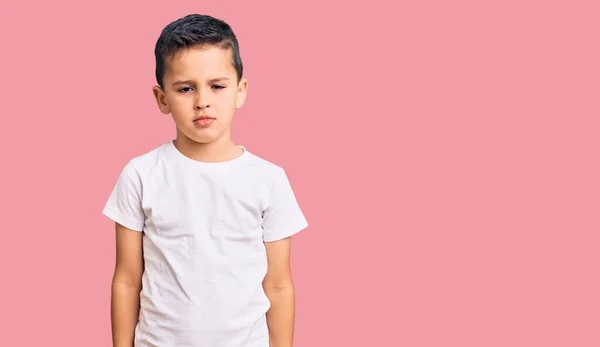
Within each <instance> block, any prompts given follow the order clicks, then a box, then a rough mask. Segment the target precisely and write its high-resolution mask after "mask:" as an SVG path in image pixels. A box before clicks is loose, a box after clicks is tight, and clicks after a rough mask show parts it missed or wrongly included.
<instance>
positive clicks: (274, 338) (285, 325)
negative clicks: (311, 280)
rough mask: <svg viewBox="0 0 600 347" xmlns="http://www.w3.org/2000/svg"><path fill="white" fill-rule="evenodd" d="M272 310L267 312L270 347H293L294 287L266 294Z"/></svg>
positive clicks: (290, 286)
mask: <svg viewBox="0 0 600 347" xmlns="http://www.w3.org/2000/svg"><path fill="white" fill-rule="evenodd" d="M266 294H267V297H268V298H269V301H270V302H271V308H270V309H269V311H268V312H267V325H268V327H269V340H270V347H292V341H293V335H294V315H295V302H294V301H295V293H294V286H293V285H289V286H287V287H285V288H281V289H276V290H270V291H267V292H266Z"/></svg>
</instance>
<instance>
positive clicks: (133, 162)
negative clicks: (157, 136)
mask: <svg viewBox="0 0 600 347" xmlns="http://www.w3.org/2000/svg"><path fill="white" fill-rule="evenodd" d="M168 145H169V143H168V142H167V143H163V144H160V145H159V146H156V147H154V148H152V149H150V150H148V151H146V152H144V153H142V154H139V155H137V156H135V157H133V158H131V159H130V160H129V162H128V163H127V166H129V167H130V168H131V169H132V170H134V171H136V172H137V173H138V174H139V175H145V174H147V173H149V172H150V171H152V170H153V168H155V167H157V166H159V165H160V164H161V163H163V162H164V161H166V160H168V158H169V157H168V155H167V149H168Z"/></svg>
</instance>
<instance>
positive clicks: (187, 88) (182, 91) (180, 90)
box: [179, 87, 192, 93]
mask: <svg viewBox="0 0 600 347" xmlns="http://www.w3.org/2000/svg"><path fill="white" fill-rule="evenodd" d="M190 89H192V88H190V87H184V88H181V89H179V92H180V93H186V92H187V91H188V90H190Z"/></svg>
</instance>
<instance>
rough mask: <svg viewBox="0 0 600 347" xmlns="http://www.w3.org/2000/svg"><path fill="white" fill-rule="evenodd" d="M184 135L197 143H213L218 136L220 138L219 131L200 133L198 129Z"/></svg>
mask: <svg viewBox="0 0 600 347" xmlns="http://www.w3.org/2000/svg"><path fill="white" fill-rule="evenodd" d="M183 135H185V137H187V138H188V139H189V140H191V141H193V142H196V143H201V144H208V143H212V142H215V141H216V140H217V139H218V138H219V134H217V133H213V132H212V131H211V132H208V131H205V132H203V133H201V134H198V131H193V130H192V131H189V132H184V133H183Z"/></svg>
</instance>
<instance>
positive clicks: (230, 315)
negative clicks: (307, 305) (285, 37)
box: [103, 15, 308, 347]
mask: <svg viewBox="0 0 600 347" xmlns="http://www.w3.org/2000/svg"><path fill="white" fill-rule="evenodd" d="M155 56H156V79H157V82H158V85H157V86H154V88H153V92H154V96H155V98H156V101H157V103H158V107H159V108H160V110H161V112H163V113H164V114H169V113H170V114H171V115H172V117H173V120H174V122H175V125H176V138H175V139H174V140H173V141H171V142H168V143H165V144H163V145H161V146H159V147H157V148H155V149H154V150H152V151H150V152H148V153H146V154H143V155H141V156H138V157H136V158H133V159H131V160H130V161H129V162H128V163H127V165H125V167H124V169H123V170H122V172H121V174H120V176H119V179H118V181H117V183H116V185H115V187H114V189H113V191H112V194H111V195H110V197H109V199H108V202H107V203H106V206H105V208H104V210H103V213H104V214H105V215H106V216H108V217H109V218H111V219H112V220H114V221H115V224H116V248H117V260H116V266H115V272H114V278H113V282H112V304H111V312H112V313H111V319H112V331H113V344H114V346H115V347H122V346H128V347H130V346H136V347H142V346H144V347H146V346H158V347H183V346H189V347H291V346H292V335H293V328H294V286H293V282H292V277H291V273H290V264H289V262H290V238H291V236H292V235H293V234H295V233H297V232H298V231H300V230H302V229H304V228H306V227H307V226H308V224H307V221H306V219H305V218H304V215H303V213H302V211H301V210H300V208H299V206H298V204H297V201H296V199H295V196H294V193H293V191H292V188H291V186H290V183H289V181H288V179H287V176H286V173H285V171H284V170H283V169H282V168H280V167H278V166H276V165H275V164H272V163H270V162H268V161H266V160H264V159H261V158H259V157H258V156H255V155H254V154H252V153H250V152H249V151H248V150H247V149H246V148H245V147H243V146H238V145H235V144H234V143H233V142H232V140H231V132H230V124H231V120H232V117H233V115H234V112H235V110H236V109H238V108H240V107H241V106H242V105H243V103H244V100H245V98H246V91H247V86H248V81H247V80H246V79H245V78H242V62H241V59H240V55H239V48H238V43H237V39H236V36H235V35H234V33H233V32H232V30H231V28H230V26H229V25H228V24H226V23H225V22H224V21H222V20H219V19H215V18H213V17H210V16H204V15H188V16H186V17H183V18H180V19H178V20H176V21H174V22H173V23H171V24H169V25H167V26H166V27H165V28H164V29H163V31H162V33H161V35H160V37H159V39H158V41H157V43H156V48H155ZM138 315H139V316H138ZM138 318H139V321H138Z"/></svg>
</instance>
